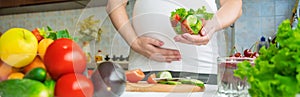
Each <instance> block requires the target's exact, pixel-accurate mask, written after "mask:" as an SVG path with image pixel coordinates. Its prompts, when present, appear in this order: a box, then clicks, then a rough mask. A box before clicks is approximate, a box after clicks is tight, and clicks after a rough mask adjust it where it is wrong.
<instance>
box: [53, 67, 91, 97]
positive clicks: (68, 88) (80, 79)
mask: <svg viewBox="0 0 300 97" xmlns="http://www.w3.org/2000/svg"><path fill="white" fill-rule="evenodd" d="M54 93H55V97H93V94H94V86H93V83H92V81H91V80H90V79H88V78H87V77H86V76H84V75H82V74H75V73H69V74H66V75H63V76H61V77H60V78H59V79H58V80H57V82H56V85H55V92H54Z"/></svg>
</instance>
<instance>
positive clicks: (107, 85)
mask: <svg viewBox="0 0 300 97" xmlns="http://www.w3.org/2000/svg"><path fill="white" fill-rule="evenodd" d="M91 79H92V82H93V84H94V89H95V93H94V97H119V96H121V95H122V94H123V92H124V91H125V88H126V77H125V71H124V70H123V68H122V67H121V66H120V65H119V64H117V63H113V62H109V61H106V62H102V63H100V64H99V65H98V66H97V68H96V70H95V71H94V73H93V74H92V76H91Z"/></svg>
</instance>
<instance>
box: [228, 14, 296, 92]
mask: <svg viewBox="0 0 300 97" xmlns="http://www.w3.org/2000/svg"><path fill="white" fill-rule="evenodd" d="M276 42H278V43H279V44H280V46H279V47H277V46H276V44H271V45H270V47H269V48H268V49H266V48H265V47H263V48H261V49H260V51H259V53H260V55H259V56H258V57H257V58H256V60H255V66H252V65H251V64H250V63H249V62H242V63H240V64H238V69H237V70H236V71H234V75H235V76H238V77H240V78H248V82H249V84H250V85H251V88H250V89H249V94H250V95H251V96H252V97H295V96H296V94H297V93H300V53H299V51H300V45H299V44H300V23H299V24H298V26H297V28H295V29H292V28H291V27H290V21H289V20H285V21H283V23H282V24H281V25H280V26H279V28H278V32H277V37H276Z"/></svg>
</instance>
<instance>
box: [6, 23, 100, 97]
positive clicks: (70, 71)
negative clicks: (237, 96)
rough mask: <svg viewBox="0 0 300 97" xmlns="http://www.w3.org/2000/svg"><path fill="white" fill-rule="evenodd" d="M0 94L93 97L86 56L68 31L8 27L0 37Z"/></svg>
mask: <svg viewBox="0 0 300 97" xmlns="http://www.w3.org/2000/svg"><path fill="white" fill-rule="evenodd" d="M0 58H1V60H0V71H1V73H0V97H54V96H58V97H75V96H76V97H92V96H93V94H94V86H93V83H92V81H91V80H90V79H89V78H87V77H86V76H85V75H83V72H84V71H85V68H86V57H85V54H84V52H83V51H82V50H81V48H80V46H79V45H78V44H77V43H76V42H74V40H73V39H72V38H71V36H70V35H69V33H68V31H67V30H60V31H53V30H52V29H51V28H49V27H48V29H47V30H45V29H39V28H37V29H34V30H33V31H28V30H26V29H23V28H11V29H9V30H8V31H6V32H5V33H4V34H3V35H1V37H0Z"/></svg>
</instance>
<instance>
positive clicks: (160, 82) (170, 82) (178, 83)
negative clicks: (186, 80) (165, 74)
mask: <svg viewBox="0 0 300 97" xmlns="http://www.w3.org/2000/svg"><path fill="white" fill-rule="evenodd" d="M158 83H159V84H168V85H180V84H182V83H181V82H178V81H159V82H158Z"/></svg>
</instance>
